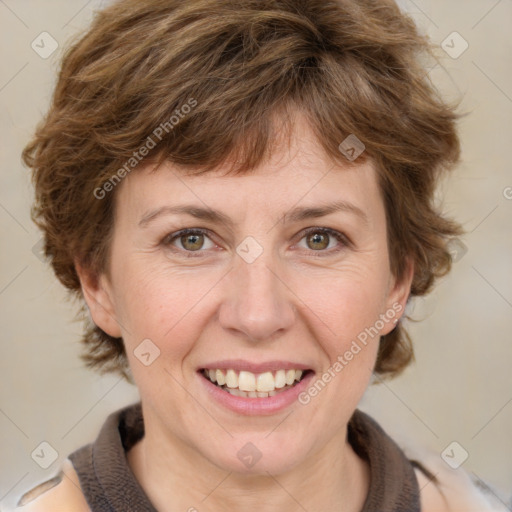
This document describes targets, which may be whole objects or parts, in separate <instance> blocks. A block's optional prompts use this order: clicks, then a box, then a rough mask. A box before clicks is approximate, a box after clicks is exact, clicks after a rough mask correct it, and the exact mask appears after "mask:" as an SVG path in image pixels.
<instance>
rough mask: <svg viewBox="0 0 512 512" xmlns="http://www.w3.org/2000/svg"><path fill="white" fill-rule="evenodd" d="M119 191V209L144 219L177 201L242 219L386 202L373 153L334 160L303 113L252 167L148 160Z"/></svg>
mask: <svg viewBox="0 0 512 512" xmlns="http://www.w3.org/2000/svg"><path fill="white" fill-rule="evenodd" d="M117 193H118V198H117V201H116V202H117V203H118V207H116V211H117V212H118V213H120V214H121V213H122V215H123V217H124V216H125V215H129V216H130V217H138V218H139V220H140V219H141V218H143V216H144V215H145V214H147V213H148V209H150V208H152V209H153V210H154V209H156V208H158V207H159V206H160V207H163V206H168V205H173V204H189V205H190V204H197V205H198V206H203V207H205V206H207V207H211V208H214V209H216V210H217V209H220V210H224V211H229V213H230V214H235V215H236V216H237V217H238V218H240V219H241V218H242V217H243V216H244V215H247V214H249V213H250V212H251V211H254V212H258V213H259V215H265V214H268V215H271V216H272V217H273V218H278V217H279V216H280V215H282V214H283V213H285V212H286V211H289V210H290V209H291V208H292V207H294V206H296V205H299V204H300V205H302V206H310V207H311V206H315V205H319V204H327V203H332V202H336V201H345V202H347V203H351V204H354V205H356V206H357V207H358V208H359V209H361V210H363V211H369V213H370V214H371V213H372V212H373V213H375V214H380V213H381V208H380V207H381V206H382V204H379V202H380V203H381V201H379V197H380V191H379V188H378V183H377V174H376V169H375V167H374V164H373V162H372V161H371V159H369V158H361V159H360V162H357V161H356V162H355V163H354V164H352V163H349V162H344V161H343V156H342V155H341V153H340V158H339V160H337V161H334V160H333V159H332V158H330V157H329V156H328V155H327V154H326V153H325V151H324V149H323V148H322V146H321V145H320V144H319V142H318V140H317V139H316V137H315V136H314V135H313V133H312V132H311V130H310V129H309V127H308V125H307V123H306V122H305V121H304V119H300V118H299V119H298V120H297V123H296V124H295V125H294V127H293V131H292V133H291V137H290V139H289V140H288V141H287V142H286V143H285V142H282V143H280V144H277V145H276V146H275V148H274V151H273V153H272V155H271V157H270V158H269V159H268V161H266V162H264V163H262V164H261V165H260V166H259V167H257V168H256V169H253V170H251V171H249V172H247V173H244V174H238V175H234V174H230V173H229V167H228V166H226V167H222V166H221V167H220V168H219V169H216V170H215V171H210V172H207V173H203V174H193V173H189V172H187V171H186V170H183V169H181V168H179V167H177V166H175V165H173V164H172V163H171V162H166V163H164V164H162V165H160V166H159V167H158V168H156V167H155V166H154V165H153V166H151V165H146V166H145V165H144V163H142V165H141V166H140V167H139V168H137V169H136V170H134V171H133V172H132V173H131V174H130V175H129V176H127V177H126V178H125V180H124V181H123V183H122V184H121V187H120V190H118V191H117Z"/></svg>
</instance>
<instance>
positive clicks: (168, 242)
mask: <svg viewBox="0 0 512 512" xmlns="http://www.w3.org/2000/svg"><path fill="white" fill-rule="evenodd" d="M310 233H325V234H327V235H329V236H331V237H333V238H335V239H336V240H337V241H338V242H340V243H341V247H338V248H331V249H329V250H320V251H314V250H313V249H309V250H308V249H304V250H306V251H309V252H310V253H313V254H315V253H316V254H325V255H326V256H327V255H330V254H334V253H337V252H339V251H341V250H342V249H344V248H346V247H351V246H352V242H351V240H350V239H349V238H348V237H347V235H345V234H344V233H342V232H340V231H337V230H335V229H331V228H327V227H320V226H311V227H309V228H305V229H303V230H302V231H300V232H299V233H298V234H297V237H296V238H298V241H297V243H298V242H300V241H301V240H302V239H303V238H305V237H306V236H308V235H309V234H310ZM196 234H200V235H203V236H206V237H208V238H209V239H210V240H211V241H212V243H214V244H215V241H214V240H213V238H214V236H212V235H213V234H212V232H211V231H210V230H209V229H206V228H184V229H180V230H179V231H174V232H172V233H169V234H167V235H166V236H165V237H164V238H163V240H162V242H161V243H162V244H163V245H165V246H172V247H173V248H174V250H175V251H176V252H179V253H182V254H183V253H184V254H186V255H187V257H195V256H201V255H202V254H201V253H204V252H206V251H207V249H206V250H203V249H199V250H197V251H186V250H184V249H179V248H177V247H174V246H173V245H172V242H173V241H174V240H176V239H178V238H180V237H182V236H185V235H196ZM216 245H217V244H216Z"/></svg>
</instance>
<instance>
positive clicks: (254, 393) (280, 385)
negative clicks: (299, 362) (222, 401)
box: [199, 368, 313, 399]
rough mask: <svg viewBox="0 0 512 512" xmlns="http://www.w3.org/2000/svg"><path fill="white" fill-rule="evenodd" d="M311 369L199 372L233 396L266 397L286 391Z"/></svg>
mask: <svg viewBox="0 0 512 512" xmlns="http://www.w3.org/2000/svg"><path fill="white" fill-rule="evenodd" d="M311 373H313V370H300V369H291V368H290V369H286V370H285V369H280V370H275V371H266V372H263V373H252V372H249V371H245V370H241V371H238V370H235V369H232V368H228V369H221V368H201V369H200V370H199V374H200V375H201V376H202V377H204V378H205V379H206V380H208V381H209V382H211V383H212V384H214V385H215V386H217V387H218V388H220V389H222V390H223V391H225V392H226V393H229V394H231V395H233V396H238V397H243V398H255V399H258V398H268V397H272V396H276V395H279V394H280V393H283V392H284V391H287V390H289V389H291V388H293V387H295V386H296V385H297V384H299V383H300V382H301V381H302V380H303V379H305V378H306V377H307V376H308V375H309V374H311Z"/></svg>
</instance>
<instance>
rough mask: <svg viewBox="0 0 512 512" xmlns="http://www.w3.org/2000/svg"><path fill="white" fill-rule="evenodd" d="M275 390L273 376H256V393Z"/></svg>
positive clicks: (269, 374) (266, 374)
mask: <svg viewBox="0 0 512 512" xmlns="http://www.w3.org/2000/svg"><path fill="white" fill-rule="evenodd" d="M274 389H276V386H275V383H274V376H273V375H272V373H271V372H265V373H261V374H260V375H258V391H267V392H268V391H274Z"/></svg>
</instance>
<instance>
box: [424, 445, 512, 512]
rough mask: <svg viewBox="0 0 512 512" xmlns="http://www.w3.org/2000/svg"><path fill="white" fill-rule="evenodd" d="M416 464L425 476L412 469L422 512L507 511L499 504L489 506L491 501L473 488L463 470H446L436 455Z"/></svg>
mask: <svg viewBox="0 0 512 512" xmlns="http://www.w3.org/2000/svg"><path fill="white" fill-rule="evenodd" d="M436 455H437V457H436ZM437 459H439V460H437ZM416 460H418V459H416ZM419 462H420V465H421V466H422V467H423V468H424V469H426V470H427V471H426V473H427V474H425V472H424V471H422V470H421V469H419V468H415V474H416V477H417V479H418V484H419V488H420V495H421V510H422V511H423V512H506V511H507V510H508V509H507V508H505V507H504V506H503V505H502V504H500V503H499V502H496V501H493V502H491V501H490V499H491V498H487V496H485V495H484V494H483V493H482V492H481V491H480V490H479V489H478V488H477V487H476V485H475V484H474V483H473V481H472V480H471V478H470V476H469V474H468V473H467V472H466V471H465V470H464V469H462V468H459V469H457V470H453V469H451V468H449V467H448V466H446V464H445V463H444V461H443V460H442V459H441V457H440V456H439V455H438V454H434V453H429V454H425V453H424V454H423V457H422V460H420V461H419ZM432 476H434V477H435V478H432Z"/></svg>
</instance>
